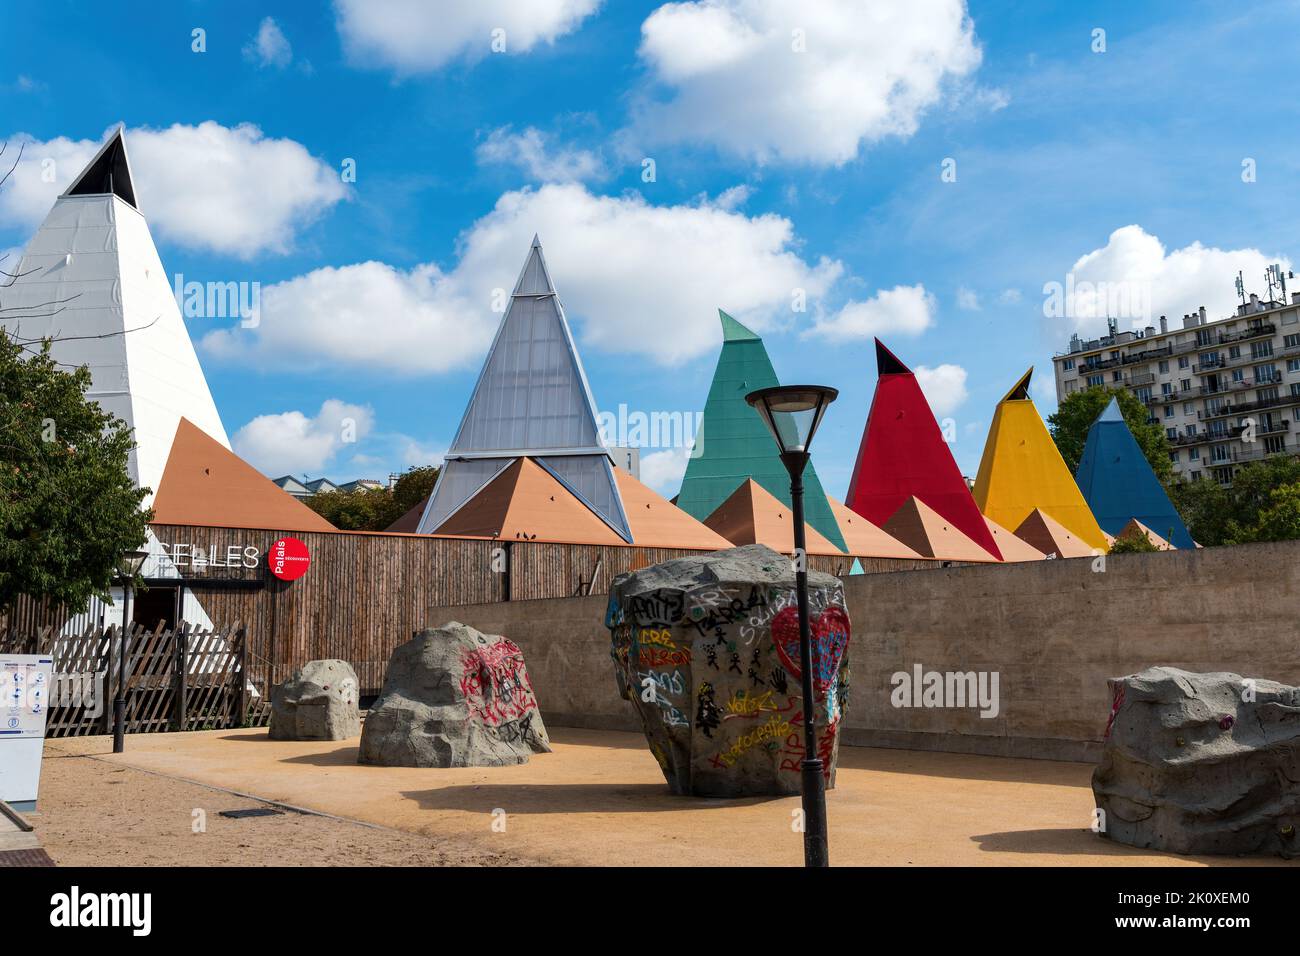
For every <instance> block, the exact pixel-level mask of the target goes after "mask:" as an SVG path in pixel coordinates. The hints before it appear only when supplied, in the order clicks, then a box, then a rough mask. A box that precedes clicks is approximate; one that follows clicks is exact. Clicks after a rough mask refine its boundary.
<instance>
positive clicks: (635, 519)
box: [614, 468, 731, 551]
mask: <svg viewBox="0 0 1300 956" xmlns="http://www.w3.org/2000/svg"><path fill="white" fill-rule="evenodd" d="M614 480H615V481H617V482H618V492H619V494H620V495H622V496H623V511H624V513H625V514H626V515H627V524H628V528H629V529H630V530H631V531H632V543H633V544H636V545H640V546H641V547H644V548H702V549H708V550H710V551H718V550H720V549H723V548H730V547H731V542H730V541H728V540H727V539H726V538H724V537H722V535H720V534H718V533H717V532H716V531H714V530H712V529H711V528H709V527H708V526H706V525H705V524H704V523H703V522H700V521H696V520H695V519H694V518H692V517H691V516H690V515H688V514H687V513H686V512H685V511H683V510H682V509H681V508H678V507H677V506H676V505H674V504H672V503H671V502H670V501H668V500H667V499H666V498H663V497H661V496H659V495H657V494H655V493H654V492H653V491H651V490H650V489H649V488H647V487H646V486H645V485H643V484H641V482H639V481H637V479H636V478H634V477H632V476H631V475H630V474H628V473H627V472H626V471H624V470H623V469H622V468H615V469H614Z"/></svg>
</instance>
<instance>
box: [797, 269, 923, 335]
mask: <svg viewBox="0 0 1300 956" xmlns="http://www.w3.org/2000/svg"><path fill="white" fill-rule="evenodd" d="M934 309H935V301H934V296H932V295H931V294H930V293H928V292H926V291H925V286H924V285H922V284H921V283H919V282H918V283H917V284H916V285H898V286H894V288H892V289H881V290H880V291H879V292H877V293H876V294H875V295H874V296H872V297H871V298H870V299H866V300H865V301H863V300H858V301H853V302H849V303H847V304H846V305H844V306H843V307H842V308H841V309H840V310H839V311H838V312H835V313H833V314H828V315H825V316H822V317H819V318H818V319H817V320H816V321H815V322H814V324H813V327H812V328H811V329H809V330H808V331H807V332H806V333H805V335H817V336H821V337H822V338H827V339H830V340H832V341H835V342H844V341H848V340H851V339H869V338H873V337H875V336H878V335H886V334H895V335H920V334H921V333H922V332H924V331H925V330H926V329H928V328H929V327H930V324H931V323H932V321H933V319H934Z"/></svg>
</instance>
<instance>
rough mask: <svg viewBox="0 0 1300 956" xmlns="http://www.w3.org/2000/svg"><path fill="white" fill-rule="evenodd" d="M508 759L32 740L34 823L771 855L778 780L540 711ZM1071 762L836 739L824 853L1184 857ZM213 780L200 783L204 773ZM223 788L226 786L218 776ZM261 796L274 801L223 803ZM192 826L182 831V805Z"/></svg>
mask: <svg viewBox="0 0 1300 956" xmlns="http://www.w3.org/2000/svg"><path fill="white" fill-rule="evenodd" d="M552 745H553V746H554V748H555V752H554V753H552V754H540V755H537V756H534V757H533V759H532V760H531V761H530V762H529V763H527V764H523V765H521V766H517V767H499V768H468V769H459V770H419V769H411V768H396V767H368V766H367V767H363V766H359V765H357V763H356V757H357V742H356V741H346V742H338V741H335V742H296V741H272V740H270V739H268V737H267V732H266V729H265V728H261V729H256V730H233V731H232V730H215V731H204V732H198V733H186V734H139V735H134V736H131V737H129V738H128V739H127V744H126V753H124V754H120V755H114V754H113V753H111V750H112V741H111V739H110V738H108V737H85V738H66V739H60V740H50V741H48V742H47V743H46V753H45V764H44V772H43V774H42V778H41V791H40V803H39V810H40V812H39V813H38V814H36V815H35V816H33V817H32V822H33V823H35V824H36V827H37V834H38V835H39V837H40V838H41V841H42V843H43V844H44V846H45V848H46V849H47V850H48V851H49V853H50V855H51V856H52V857H53V858H54V859H55V861H56V862H58V863H61V864H64V865H114V866H122V865H157V864H179V865H201V866H220V865H261V864H277V865H282V864H300V865H328V864H358V865H424V866H428V865H520V864H529V863H541V864H578V865H581V864H602V865H644V864H649V865H669V866H682V865H696V866H708V865H719V864H721V865H765V864H766V865H785V866H796V865H799V864H800V863H801V862H802V845H801V843H800V839H801V838H800V836H799V834H797V833H795V832H793V831H792V828H791V820H792V811H793V810H795V809H796V808H797V807H798V806H799V798H798V797H783V798H765V799H745V800H713V799H696V798H684V797H674V796H672V795H671V794H670V793H669V792H668V789H667V786H666V785H665V783H664V780H663V776H662V774H661V773H660V771H659V768H658V766H657V765H656V763H655V761H654V758H653V757H652V756H651V755H650V753H649V751H648V750H647V748H646V746H645V742H644V739H643V738H642V737H641V736H640V735H639V734H631V733H615V732H607V731H583V730H568V729H556V730H555V731H554V732H553V733H552ZM1091 772H1092V767H1091V766H1090V765H1087V764H1078V763H1058V762H1053V761H1043V760H1015V759H1010V758H1001V757H979V756H969V755H965V754H944V753H923V752H917V751H903V750H872V749H867V748H858V747H845V748H843V749H842V750H841V751H840V768H839V775H838V778H837V785H836V788H835V789H834V790H832V791H831V792H830V793H828V794H827V808H828V815H829V820H830V834H831V841H830V848H831V862H832V864H839V865H852V864H858V865H888V866H907V865H930V866H934V865H975V866H1008V865H1010V866H1034V865H1043V864H1054V865H1055V864H1070V865H1082V866H1116V865H1131V866H1188V865H1198V864H1210V865H1214V864H1228V863H1231V864H1236V865H1240V864H1242V863H1261V864H1273V863H1277V862H1278V861H1276V860H1272V859H1261V860H1241V859H1237V858H1214V857H1203V858H1189V857H1178V856H1174V855H1170V854H1163V853H1155V852H1151V851H1141V850H1135V849H1132V848H1129V847H1124V846H1120V845H1117V844H1113V843H1109V842H1107V841H1105V840H1103V839H1101V838H1099V837H1097V836H1096V835H1095V834H1093V833H1092V832H1091V831H1090V830H1089V829H1088V826H1089V824H1090V822H1091V819H1092V817H1091V814H1092V807H1093V803H1092V791H1091V788H1090V785H1089V780H1090V775H1091ZM218 788H219V789H218ZM231 791H235V792H231ZM263 801H275V802H278V803H282V804H288V805H291V806H293V807H298V808H302V809H307V810H312V811H317V812H318V813H321V814H328V815H329V816H320V815H313V814H303V813H296V812H293V811H286V812H284V813H278V814H275V815H271V816H257V817H249V818H244V819H229V818H226V817H222V816H220V814H219V811H221V810H235V809H244V808H250V807H259V806H262V807H265V806H267V804H266V803H264V802H263ZM196 810H202V811H204V816H205V818H206V830H205V831H204V832H199V833H195V832H194V827H193V821H194V820H195V811H196Z"/></svg>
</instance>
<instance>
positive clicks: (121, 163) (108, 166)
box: [68, 135, 139, 209]
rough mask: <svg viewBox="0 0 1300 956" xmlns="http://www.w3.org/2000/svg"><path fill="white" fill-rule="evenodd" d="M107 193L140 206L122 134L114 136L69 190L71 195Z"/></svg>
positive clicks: (132, 204)
mask: <svg viewBox="0 0 1300 956" xmlns="http://www.w3.org/2000/svg"><path fill="white" fill-rule="evenodd" d="M105 193H112V194H113V195H114V196H117V197H119V198H120V199H121V200H122V201H123V202H127V203H130V204H131V206H132V207H133V208H136V209H138V208H139V207H138V206H136V204H135V184H134V183H132V182H131V169H130V167H129V166H127V164H126V147H125V146H123V145H122V137H121V135H118V136H115V137H113V141H112V142H111V143H109V144H108V148H107V149H105V150H104V151H103V152H102V153H100V154H99V158H98V159H96V160H95V161H94V162H93V163H91V164H90V166H89V167H87V169H86V171H85V172H84V173H82V174H81V178H79V179H78V180H77V181H76V182H75V183H74V184H73V186H72V188H71V189H69V190H68V195H69V196H102V195H104V194H105Z"/></svg>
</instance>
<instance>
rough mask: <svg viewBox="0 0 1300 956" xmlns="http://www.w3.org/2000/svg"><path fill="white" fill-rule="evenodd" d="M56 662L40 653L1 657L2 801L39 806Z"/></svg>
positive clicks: (0, 732)
mask: <svg viewBox="0 0 1300 956" xmlns="http://www.w3.org/2000/svg"><path fill="white" fill-rule="evenodd" d="M53 683H54V662H53V661H52V660H51V659H50V658H49V657H45V656H42V655H39V654H0V800H4V801H5V802H6V803H10V804H13V806H14V807H15V808H17V809H19V810H24V809H25V810H32V809H35V806H36V790H37V786H38V785H39V783H40V778H41V753H42V751H43V750H44V746H45V717H46V714H47V712H48V711H49V708H50V699H51V697H52V696H53V686H52V685H53Z"/></svg>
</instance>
